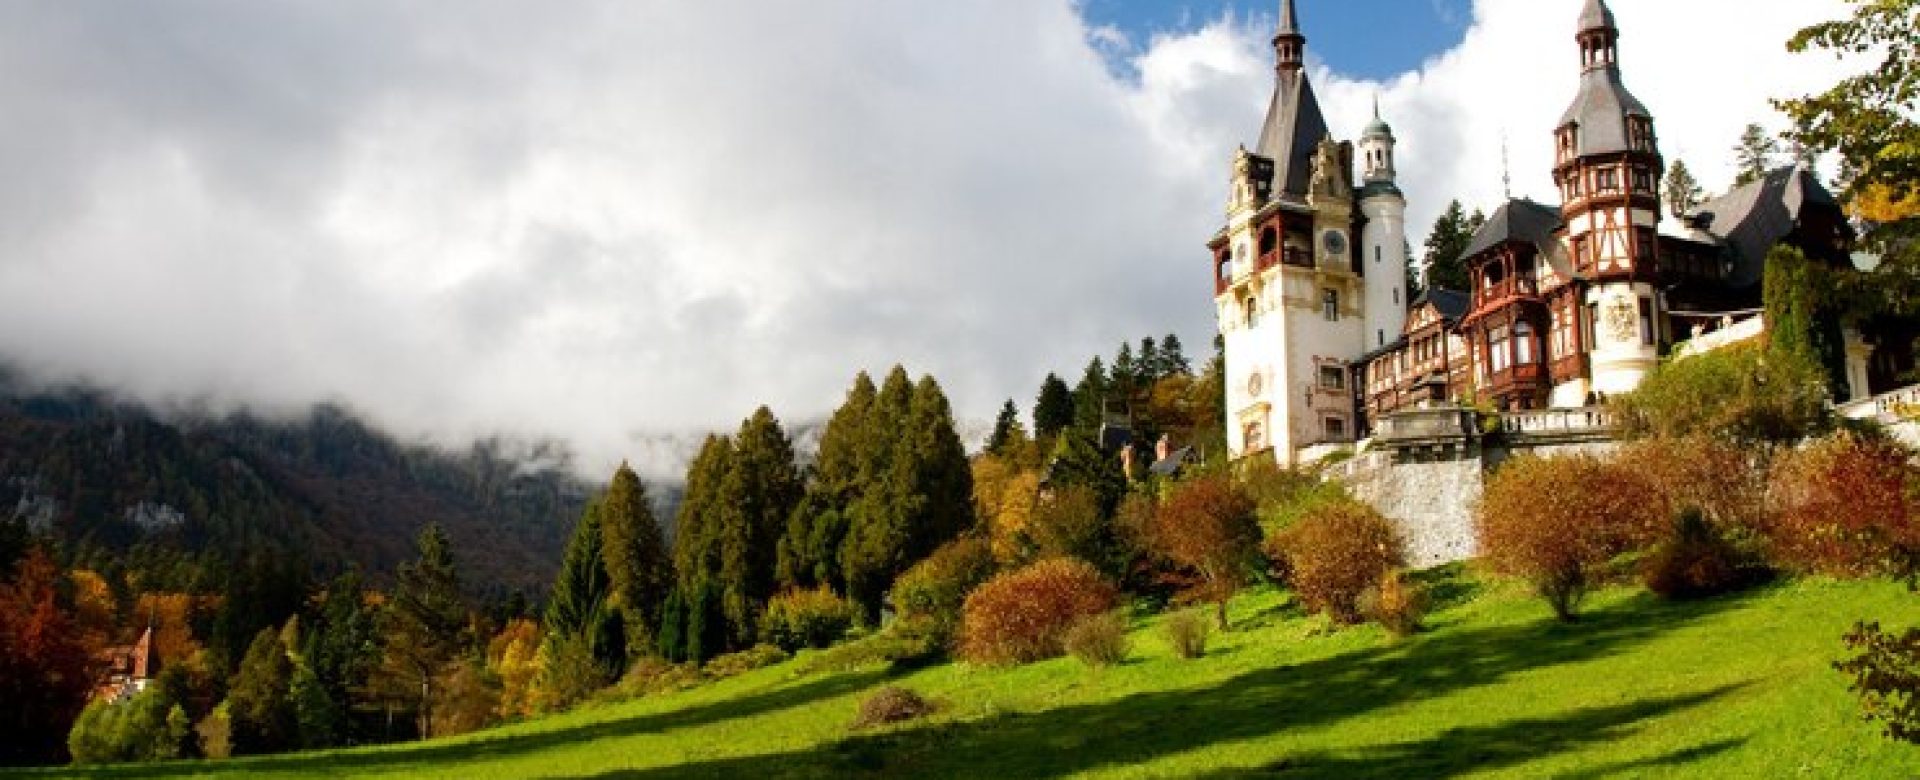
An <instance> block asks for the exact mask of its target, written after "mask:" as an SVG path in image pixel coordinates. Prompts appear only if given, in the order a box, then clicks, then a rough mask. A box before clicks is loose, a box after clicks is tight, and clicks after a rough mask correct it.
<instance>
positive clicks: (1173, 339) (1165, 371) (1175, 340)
mask: <svg viewBox="0 0 1920 780" xmlns="http://www.w3.org/2000/svg"><path fill="white" fill-rule="evenodd" d="M1192 373H1193V366H1191V365H1189V364H1188V363H1187V356H1186V354H1185V353H1184V352H1183V351H1182V348H1181V346H1180V337H1179V336H1178V335H1175V334H1172V333H1169V334H1167V336H1166V338H1163V339H1161V340H1160V372H1159V378H1161V379H1165V378H1167V377H1170V376H1177V375H1186V374H1192Z"/></svg>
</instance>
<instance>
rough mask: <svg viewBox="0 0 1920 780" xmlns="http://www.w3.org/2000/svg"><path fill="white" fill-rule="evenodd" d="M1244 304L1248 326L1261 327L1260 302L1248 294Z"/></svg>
mask: <svg viewBox="0 0 1920 780" xmlns="http://www.w3.org/2000/svg"><path fill="white" fill-rule="evenodd" d="M1243 305H1244V306H1245V307H1246V315H1247V327H1248V328H1257V327H1259V326H1260V306H1259V302H1258V301H1256V300H1255V299H1254V298H1253V296H1247V300H1246V301H1245V302H1244V304H1243Z"/></svg>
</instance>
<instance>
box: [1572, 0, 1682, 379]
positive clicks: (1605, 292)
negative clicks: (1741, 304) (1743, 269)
mask: <svg viewBox="0 0 1920 780" xmlns="http://www.w3.org/2000/svg"><path fill="white" fill-rule="evenodd" d="M1574 40H1575V41H1576V42H1577V43H1578V44H1579V49H1580V91H1579V93H1578V94H1577V95H1576V96H1575V97H1574V100H1573V105H1572V106H1570V107H1568V109H1567V112H1566V114H1565V115H1564V116H1562V117H1561V119H1560V124H1559V126H1558V128H1557V129H1556V130H1555V131H1554V148H1555V150H1556V152H1555V164H1554V169H1553V175H1554V180H1555V182H1556V183H1558V184H1559V186H1560V194H1561V202H1562V203H1563V204H1565V205H1563V206H1562V207H1561V216H1562V218H1563V220H1564V222H1565V224H1566V228H1565V231H1566V232H1565V236H1564V239H1563V240H1564V246H1565V249H1566V251H1567V256H1568V259H1569V261H1570V264H1571V265H1572V268H1573V272H1574V276H1575V278H1577V279H1581V280H1585V281H1586V282H1587V285H1586V289H1585V292H1584V295H1583V297H1582V301H1581V302H1582V303H1584V304H1585V306H1584V308H1585V311H1584V312H1581V314H1580V318H1581V321H1582V323H1583V324H1584V325H1585V326H1586V331H1587V332H1588V333H1590V334H1591V335H1592V342H1591V343H1590V345H1589V349H1590V353H1589V359H1590V360H1591V361H1592V368H1591V380H1590V383H1585V384H1587V386H1573V385H1576V384H1583V382H1575V383H1569V384H1568V385H1567V386H1556V387H1555V388H1554V402H1555V403H1556V404H1557V405H1558V404H1567V403H1571V404H1574V405H1577V401H1576V399H1578V398H1580V397H1581V396H1584V395H1586V394H1588V393H1591V392H1599V393H1619V392H1626V391H1628V390H1632V389H1633V388H1634V387H1636V386H1638V385H1639V383H1640V379H1641V377H1642V376H1644V375H1645V374H1646V372H1647V371H1649V370H1651V369H1652V368H1653V366H1654V364H1655V363H1656V362H1657V361H1658V358H1659V349H1660V347H1659V345H1660V343H1661V341H1662V340H1664V339H1665V338H1666V334H1664V333H1662V332H1661V331H1662V330H1663V328H1662V325H1661V323H1663V322H1664V321H1665V320H1666V317H1665V315H1664V309H1665V304H1664V302H1663V301H1662V300H1661V298H1660V292H1659V290H1658V288H1657V287H1656V285H1655V283H1654V282H1655V280H1656V278H1657V276H1656V275H1657V273H1658V268H1659V261H1660V257H1659V251H1660V249H1659V239H1658V234H1657V228H1658V226H1659V222H1660V193H1659V183H1660V176H1661V173H1662V171H1663V169H1664V163H1663V161H1662V159H1661V157H1660V150H1659V147H1658V144H1657V142H1656V139H1655V137H1654V132H1653V115H1652V114H1651V113H1649V112H1648V111H1647V108H1646V106H1644V105H1642V104H1641V103H1640V101H1639V100H1637V99H1635V98H1634V97H1633V95H1632V94H1631V93H1629V92H1628V91H1627V88H1626V86H1625V85H1624V84H1622V83H1621V79H1620V56H1619V41H1620V30H1619V28H1618V27H1617V26H1616V25H1615V24H1614V17H1613V11H1612V10H1610V9H1609V8H1607V4H1606V2H1605V0H1587V4H1586V7H1585V8H1584V9H1583V10H1582V11H1581V13H1580V20H1579V32H1578V33H1577V34H1576V35H1575V36H1574Z"/></svg>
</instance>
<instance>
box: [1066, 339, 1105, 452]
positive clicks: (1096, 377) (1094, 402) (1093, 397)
mask: <svg viewBox="0 0 1920 780" xmlns="http://www.w3.org/2000/svg"><path fill="white" fill-rule="evenodd" d="M1109 388H1110V384H1109V381H1108V379H1107V367H1106V364H1104V363H1101V362H1100V357H1099V356H1098V355H1095V356H1094V358H1093V360H1090V361H1088V362H1087V370H1086V371H1085V372H1083V373H1081V375H1080V384H1078V385H1074V388H1073V426H1074V427H1075V428H1078V429H1080V430H1082V431H1085V432H1087V433H1098V432H1099V430H1100V424H1101V423H1103V422H1106V418H1107V406H1106V404H1107V392H1108V390H1109Z"/></svg>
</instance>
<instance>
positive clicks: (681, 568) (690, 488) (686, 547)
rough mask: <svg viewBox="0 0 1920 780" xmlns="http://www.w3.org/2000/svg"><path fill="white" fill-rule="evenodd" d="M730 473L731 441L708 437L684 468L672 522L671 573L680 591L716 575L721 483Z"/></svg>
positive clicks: (721, 500)
mask: <svg viewBox="0 0 1920 780" xmlns="http://www.w3.org/2000/svg"><path fill="white" fill-rule="evenodd" d="M732 470H733V440H732V439H729V438H727V437H725V436H708V437H707V439H706V442H705V443H703V444H701V446H700V452H699V454H697V455H695V456H694V458H693V463H692V464H690V465H689V466H688V467H687V489H686V495H685V496H684V497H683V498H682V499H681V502H680V511H679V514H677V515H675V520H674V539H673V569H674V572H675V573H676V575H677V579H678V581H679V586H680V589H681V590H682V591H685V592H689V593H691V592H692V591H693V588H694V586H695V585H697V584H699V583H700V582H701V581H702V580H704V579H710V578H713V577H716V576H718V575H719V573H720V544H719V541H720V536H719V534H720V528H721V518H720V516H719V515H720V513H721V512H722V511H723V510H724V508H725V504H726V501H727V497H726V495H725V494H724V493H723V492H722V484H721V483H722V482H723V481H725V480H726V478H727V473H728V472H730V471H732Z"/></svg>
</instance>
